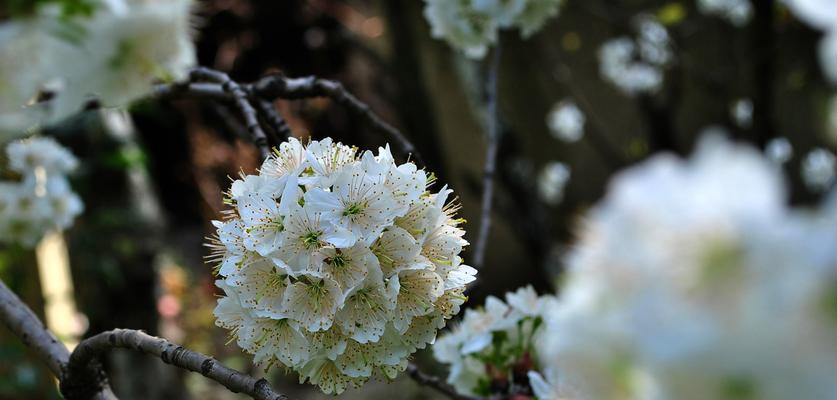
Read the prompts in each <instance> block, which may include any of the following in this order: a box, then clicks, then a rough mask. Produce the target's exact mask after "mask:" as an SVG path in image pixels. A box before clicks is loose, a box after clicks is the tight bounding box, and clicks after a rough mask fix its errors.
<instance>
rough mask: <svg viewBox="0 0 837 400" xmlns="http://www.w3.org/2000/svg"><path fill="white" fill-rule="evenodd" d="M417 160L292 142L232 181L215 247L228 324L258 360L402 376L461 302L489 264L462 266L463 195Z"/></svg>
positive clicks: (323, 374)
mask: <svg viewBox="0 0 837 400" xmlns="http://www.w3.org/2000/svg"><path fill="white" fill-rule="evenodd" d="M431 183H432V179H431V178H430V177H429V176H428V175H427V173H426V172H425V171H424V170H419V169H417V168H416V166H415V164H412V163H405V164H401V165H398V164H396V162H395V160H394V158H393V156H392V154H391V153H390V150H389V147H386V148H380V149H379V150H378V154H377V155H374V154H373V153H371V152H369V151H366V152H363V153H361V154H358V151H357V149H356V148H353V147H348V146H345V145H343V144H341V143H335V142H333V141H332V140H331V139H330V138H326V139H324V140H321V141H313V142H311V143H309V144H308V145H307V146H305V145H303V144H302V143H300V142H299V141H298V140H296V139H293V138H292V139H290V140H289V141H287V142H285V143H282V144H281V145H280V146H279V148H278V149H276V150H275V151H274V153H273V154H272V155H271V157H270V158H268V159H267V160H266V161H265V162H264V164H263V165H262V168H261V169H260V171H259V174H258V175H246V176H242V178H241V179H239V180H236V181H235V182H233V184H232V188H231V189H230V192H229V195H228V199H227V202H228V204H230V205H231V206H232V209H231V210H229V211H228V212H227V215H226V218H225V219H224V220H223V221H215V222H214V224H215V226H216V228H217V234H216V237H215V239H213V240H212V241H211V243H210V244H209V246H210V247H211V248H212V249H213V254H214V257H213V260H214V262H216V263H217V274H218V275H219V281H218V283H217V284H218V286H219V287H220V288H222V289H223V290H224V292H225V293H226V297H222V298H220V299H219V301H218V306H217V307H216V309H215V316H216V317H217V321H216V323H217V325H219V326H221V327H224V328H227V329H229V330H230V334H231V336H232V338H233V339H234V340H235V341H236V342H237V343H238V345H239V346H240V347H241V348H242V349H243V350H244V351H246V352H248V353H250V354H253V355H254V362H256V363H258V364H262V365H265V366H268V367H269V366H272V365H280V366H284V367H287V368H289V369H293V370H295V371H297V372H298V373H299V376H300V381H306V380H307V381H309V382H310V383H312V384H315V385H318V386H319V387H320V388H321V389H322V390H323V392H325V393H341V392H343V391H344V390H345V389H346V387H348V386H350V385H352V386H358V385H361V384H362V383H363V382H365V381H366V380H367V379H369V377H371V376H372V375H373V374H380V375H381V376H385V377H387V378H394V376H395V374H396V373H398V372H400V371H403V370H404V369H405V368H406V366H407V362H406V358H407V357H408V356H409V355H410V354H412V353H413V352H415V351H416V350H417V349H422V348H425V347H426V346H427V344H428V343H433V342H434V340H435V338H436V332H437V330H438V329H440V328H442V327H444V326H445V321H446V320H447V319H449V318H450V317H452V316H453V315H454V314H456V313H458V312H459V308H460V306H461V305H462V303H463V302H464V301H465V296H464V294H463V293H464V290H465V286H466V285H467V284H468V283H470V282H471V281H473V280H474V279H475V274H476V271H475V270H474V269H473V268H471V267H469V266H467V265H464V264H462V259H461V258H460V257H459V253H460V252H461V251H462V248H463V247H464V246H466V245H467V244H468V243H467V242H466V241H465V240H464V239H463V238H462V237H463V235H464V233H465V232H464V231H463V230H462V229H460V228H459V224H460V223H461V220H458V219H455V218H454V214H455V212H456V211H457V209H458V206H456V205H452V204H450V203H448V202H447V200H448V196H449V195H450V193H451V190H449V189H448V188H447V187H442V188H441V190H439V191H438V192H436V193H432V192H430V191H428V190H427V187H428V185H429V184H431Z"/></svg>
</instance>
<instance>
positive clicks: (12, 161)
mask: <svg viewBox="0 0 837 400" xmlns="http://www.w3.org/2000/svg"><path fill="white" fill-rule="evenodd" d="M6 155H7V156H8V169H9V170H10V171H13V172H14V173H15V174H16V175H19V176H20V180H19V181H3V182H0V241H2V242H8V243H19V244H21V245H24V246H27V247H31V246H34V245H35V244H36V243H37V242H38V241H39V240H40V239H41V238H42V237H43V236H44V235H45V234H46V233H47V232H48V231H50V230H54V229H65V228H67V227H69V226H70V225H72V223H73V220H75V218H76V216H78V215H79V214H80V213H81V212H82V209H83V208H84V206H83V204H82V202H81V199H80V198H79V197H78V195H76V194H75V193H74V192H73V190H72V188H70V183H69V182H68V181H67V175H66V174H67V173H69V172H70V171H72V170H73V169H75V168H76V166H77V164H78V161H77V160H76V158H75V157H73V155H72V154H71V153H70V152H69V151H68V150H67V149H65V148H64V147H62V146H61V145H59V144H58V143H57V142H55V140H53V139H50V138H30V139H25V140H20V141H16V142H12V143H10V144H9V145H8V146H7V147H6Z"/></svg>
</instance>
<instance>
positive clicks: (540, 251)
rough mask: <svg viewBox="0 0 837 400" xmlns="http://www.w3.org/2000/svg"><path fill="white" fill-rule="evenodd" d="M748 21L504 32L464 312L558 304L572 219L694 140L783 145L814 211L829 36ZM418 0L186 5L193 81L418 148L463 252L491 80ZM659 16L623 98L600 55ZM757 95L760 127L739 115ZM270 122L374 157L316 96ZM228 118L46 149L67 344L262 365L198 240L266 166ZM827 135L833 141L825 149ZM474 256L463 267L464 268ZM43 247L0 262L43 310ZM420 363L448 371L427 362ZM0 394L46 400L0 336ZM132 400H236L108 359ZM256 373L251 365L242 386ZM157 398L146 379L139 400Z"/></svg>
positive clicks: (401, 387) (581, 0) (132, 360)
mask: <svg viewBox="0 0 837 400" xmlns="http://www.w3.org/2000/svg"><path fill="white" fill-rule="evenodd" d="M753 4H754V7H755V18H754V19H753V20H752V21H751V22H750V23H749V24H748V25H746V26H743V27H735V26H733V25H731V24H729V23H727V22H726V21H724V20H721V19H719V18H717V17H711V16H706V15H703V14H700V13H698V12H697V9H696V6H695V4H694V2H693V1H686V0H683V1H669V0H663V1H660V0H657V1H652V0H625V1H618V0H568V1H567V2H566V4H565V5H564V7H563V8H562V10H561V14H560V16H559V17H558V18H556V19H553V20H552V21H550V23H549V24H548V26H547V27H546V28H545V29H544V30H543V31H541V32H540V33H538V34H537V35H535V36H534V37H533V38H531V39H530V40H527V41H523V40H522V39H520V37H519V35H518V34H517V33H516V32H504V33H503V34H502V35H501V43H502V48H503V55H502V59H501V69H500V83H499V85H500V86H499V92H500V97H499V109H500V115H501V125H502V131H503V135H502V138H501V149H500V154H499V158H498V165H499V171H498V172H499V173H498V176H497V178H496V179H497V182H498V184H497V192H496V206H497V207H496V209H495V211H494V214H493V215H494V221H495V223H494V228H493V231H492V232H491V236H490V242H489V243H490V245H489V247H488V254H487V257H486V260H487V261H486V265H485V267H484V269H483V270H481V271H480V275H479V281H478V285H477V286H476V287H475V288H474V289H473V290H472V291H471V292H470V302H471V304H479V303H481V302H482V301H483V299H484V297H485V296H486V295H488V294H497V293H503V292H505V291H507V290H511V289H515V288H517V287H519V286H522V285H525V284H527V283H531V284H533V285H534V286H535V287H536V289H537V290H538V291H541V292H543V291H551V290H554V289H555V287H556V286H555V285H554V283H555V282H556V280H557V279H558V278H559V277H560V271H561V256H562V255H563V254H565V252H566V250H567V248H568V246H571V240H572V238H573V231H574V229H576V228H577V227H578V222H579V219H580V218H582V215H583V212H584V211H585V210H586V209H588V208H589V207H590V205H591V204H592V203H594V202H595V201H596V200H597V199H599V198H600V196H601V195H602V193H603V192H604V190H605V188H606V183H607V180H608V178H609V177H610V176H611V175H612V174H613V173H614V172H616V171H618V170H619V169H621V168H624V167H625V166H628V165H631V164H633V163H636V162H638V161H640V160H642V159H644V158H646V157H648V156H649V155H650V154H653V153H655V152H658V151H672V152H675V153H679V154H685V153H688V152H689V151H690V150H691V148H692V146H693V145H694V143H695V141H696V138H697V136H698V134H699V132H701V131H702V130H703V129H705V128H706V127H709V126H713V125H717V126H723V127H725V128H726V129H728V130H729V131H730V133H731V135H732V136H733V137H735V138H736V139H739V140H744V141H748V142H751V143H753V144H755V145H757V146H762V147H763V146H765V145H766V143H768V141H769V140H770V139H772V138H774V137H779V136H785V137H787V138H788V139H789V140H790V142H791V144H792V145H793V148H794V152H795V154H796V155H797V156H795V157H794V158H793V159H791V161H790V162H789V163H787V164H785V168H786V170H787V176H788V178H789V180H788V182H789V184H790V186H791V188H792V201H793V202H795V203H810V202H812V201H814V200H816V199H817V196H818V195H817V194H816V193H813V192H810V191H808V190H806V188H805V186H804V185H803V183H802V181H801V179H800V178H799V177H800V173H799V168H800V160H801V157H800V156H799V155H802V154H805V153H807V151H808V150H809V149H811V148H813V147H815V146H826V147H829V146H830V147H833V146H834V145H835V144H837V143H835V142H834V137H835V136H834V135H832V132H830V131H829V127H828V125H827V124H826V122H825V121H827V116H828V107H827V104H828V100H829V99H830V96H831V90H830V88H829V86H828V84H826V83H825V82H824V79H823V77H822V73H821V71H820V70H819V63H818V60H817V58H816V51H815V48H816V44H817V41H818V38H819V33H817V32H815V31H813V30H811V29H810V28H807V27H806V26H804V25H803V24H802V23H799V22H798V21H796V20H795V19H794V18H793V17H792V16H791V15H790V14H789V13H788V12H787V11H786V10H784V9H783V8H782V7H780V6H779V5H778V4H776V3H774V2H773V1H770V0H758V1H754V2H753ZM422 8H423V4H422V2H421V1H419V0H409V1H383V0H283V1H269V0H261V1H256V0H204V1H200V2H199V4H198V7H197V16H196V18H195V27H196V41H197V43H198V56H199V60H200V63H201V65H206V66H210V67H212V68H216V69H219V70H222V71H225V72H228V73H229V74H230V75H231V76H232V78H233V79H235V80H237V81H243V82H247V81H252V80H255V79H257V78H258V77H260V76H262V75H263V74H265V73H268V72H277V71H278V72H282V73H284V74H286V75H288V76H304V75H317V76H320V77H324V78H328V79H335V80H338V81H340V82H342V83H343V84H344V85H345V86H346V87H347V88H348V89H349V90H350V91H351V92H352V93H354V94H356V95H357V96H358V97H359V98H360V99H362V100H363V101H365V102H367V103H368V104H370V105H371V107H372V108H373V109H374V110H375V111H376V112H378V113H380V114H381V115H382V116H383V118H384V119H385V120H387V121H390V122H392V123H393V124H394V125H396V126H397V127H399V128H400V129H402V130H403V131H404V132H405V133H406V134H407V136H408V137H409V138H410V139H411V140H412V141H413V142H414V143H415V144H416V145H417V147H418V149H419V150H420V152H421V154H422V155H423V157H424V160H425V161H426V163H427V167H428V169H429V170H431V171H434V172H435V173H436V175H437V176H438V177H439V178H440V179H439V181H440V182H446V183H448V184H450V185H451V187H453V188H454V189H455V190H456V193H457V194H458V196H459V199H460V201H461V202H462V204H463V211H462V214H463V217H464V218H466V219H467V220H468V221H469V223H468V224H466V229H467V230H468V234H469V236H470V237H469V239H470V240H471V241H472V242H473V241H474V240H475V238H476V233H477V231H478V228H479V226H478V225H479V201H480V179H481V170H482V163H483V158H484V147H485V146H484V143H485V140H484V133H483V132H484V129H483V126H482V116H481V114H480V111H479V107H480V104H481V99H480V98H479V95H478V93H479V85H480V84H481V83H480V79H481V78H480V77H481V72H480V68H481V65H480V64H479V63H475V62H473V61H468V60H465V59H464V58H462V57H461V56H460V55H458V54H457V53H456V52H455V51H454V50H452V49H451V48H449V47H448V45H447V44H445V43H444V42H441V41H438V40H435V39H432V38H431V37H430V30H429V26H428V24H427V22H426V21H425V19H424V17H423V16H422ZM638 13H650V14H653V15H656V16H657V18H658V19H659V20H660V21H661V22H662V23H663V24H664V25H666V27H667V28H668V30H669V34H670V35H671V41H672V46H673V47H674V50H675V56H676V59H675V61H674V64H673V65H672V67H671V68H669V69H667V70H666V75H665V85H664V87H663V89H662V90H660V91H659V92H657V93H655V94H653V95H644V96H637V97H628V96H625V95H624V94H622V93H621V92H619V91H618V90H617V89H616V88H615V87H613V86H612V85H611V84H610V83H608V82H606V81H604V80H602V78H601V77H600V75H599V66H598V58H597V52H598V48H599V46H600V45H601V43H603V42H604V41H606V40H608V39H610V38H613V37H616V36H620V35H622V34H624V33H627V32H629V31H630V26H631V25H630V24H631V19H632V17H633V16H634V15H637V14H638ZM742 98H746V99H751V101H752V103H753V105H754V106H755V108H754V114H753V115H752V123H751V124H749V125H744V126H742V125H740V124H736V123H735V120H734V117H733V115H732V114H731V112H730V109H731V107H732V105H733V104H734V103H735V102H736V101H737V100H738V99H742ZM564 99H571V100H573V101H574V102H575V103H577V104H578V106H579V108H580V109H581V110H582V111H583V113H584V114H585V115H586V118H587V125H586V128H585V136H584V137H583V138H582V139H581V140H580V141H578V142H576V143H571V144H568V143H564V142H560V141H558V140H556V139H555V138H554V137H553V136H551V135H550V133H549V129H548V127H547V124H546V122H545V118H546V115H547V114H548V113H549V110H550V109H551V107H552V106H553V105H554V104H556V103H557V102H560V101H562V100H564ZM275 106H276V107H277V108H278V109H279V110H280V111H281V112H282V114H283V115H284V116H285V117H286V118H287V120H288V122H289V124H290V126H291V129H292V130H293V132H294V134H295V135H296V136H298V137H300V138H321V137H325V136H331V137H334V138H335V139H336V140H340V141H343V142H344V143H351V144H354V145H357V146H359V147H360V148H362V149H373V148H375V147H377V146H381V145H383V144H384V143H385V142H386V138H383V137H380V136H376V135H374V134H372V133H370V131H369V130H368V129H366V127H364V126H363V125H362V124H361V122H360V121H358V120H356V119H355V118H353V117H352V116H351V115H350V114H349V113H348V112H347V111H346V110H345V109H342V108H341V107H339V106H336V105H335V104H331V103H330V102H329V101H328V100H322V99H315V100H305V101H284V100H279V101H277V102H276V103H275ZM234 115H235V111H234V110H233V109H231V108H229V107H227V106H225V105H222V104H217V103H213V102H211V101H201V100H194V99H174V100H154V99H151V100H148V101H145V102H142V103H140V104H138V105H136V106H135V107H133V108H132V109H131V110H130V113H129V114H128V113H123V112H117V111H113V110H93V111H89V112H86V113H83V114H81V115H79V116H78V117H76V118H74V119H72V120H71V121H69V122H68V123H66V124H63V125H62V126H60V127H58V128H55V129H54V132H50V134H53V135H55V136H56V137H57V138H58V139H59V140H60V141H61V142H62V143H64V144H65V145H67V146H69V147H70V148H71V149H72V150H73V152H74V154H76V155H77V156H78V157H79V158H80V159H81V160H82V162H83V163H82V168H81V169H80V171H79V172H78V173H77V174H76V175H75V177H74V181H73V183H74V186H75V188H76V190H77V191H78V192H79V194H80V195H81V196H82V198H83V200H84V203H85V205H86V210H85V213H84V214H83V215H82V216H81V217H80V218H79V219H78V220H77V222H76V224H75V226H74V227H73V228H72V229H71V230H69V231H68V232H66V234H65V238H66V242H67V246H68V249H69V255H70V265H71V268H72V280H73V282H72V284H73V287H74V299H75V301H76V303H77V308H78V310H79V312H80V315H79V316H67V318H75V319H77V320H78V321H80V322H79V326H80V327H79V332H78V333H79V334H81V333H83V332H86V333H87V334H90V333H96V332H100V331H102V330H107V329H112V328H117V327H120V328H135V329H143V330H145V331H147V332H149V333H151V334H156V335H162V336H164V337H166V338H168V339H170V340H172V341H174V342H179V343H181V344H184V345H186V346H188V347H190V348H192V349H195V350H197V351H201V352H204V353H207V354H211V355H214V356H215V357H217V358H218V359H220V360H221V361H223V362H225V363H227V364H228V365H230V366H233V367H235V368H241V369H244V370H250V371H252V369H253V367H252V366H251V363H250V358H249V356H246V355H244V354H242V353H240V351H239V350H238V349H237V347H235V346H232V345H227V344H226V342H227V338H226V337H225V331H224V330H222V329H220V328H216V327H215V326H214V318H213V316H212V309H213V308H214V306H215V295H216V288H215V287H214V285H213V278H212V276H211V273H210V267H208V266H207V265H205V264H204V262H203V256H204V255H206V254H207V251H206V249H205V248H204V247H203V246H202V243H203V241H204V237H205V236H207V235H208V234H210V233H211V231H212V229H211V225H210V221H211V220H212V219H216V218H218V217H219V212H220V211H221V210H222V209H223V204H222V201H221V199H222V192H223V191H224V190H226V189H227V187H228V185H229V183H230V180H229V177H231V176H235V175H236V174H238V173H239V172H240V171H244V172H248V173H251V172H253V171H255V168H256V167H257V158H258V157H257V156H258V153H257V151H256V150H255V148H254V147H253V146H251V145H250V144H249V142H248V141H247V139H246V138H245V137H243V136H245V135H244V134H242V131H243V130H244V129H243V126H242V125H241V124H240V123H239V122H237V120H236V118H235V117H234ZM830 138H831V139H830ZM553 161H561V162H563V163H566V164H567V165H568V166H569V167H570V170H571V178H570V180H569V184H568V186H567V187H566V190H565V195H564V197H563V201H561V202H560V203H559V204H558V205H555V206H552V205H548V204H546V203H544V202H542V201H540V200H539V197H538V193H537V179H536V176H537V174H538V173H539V171H541V169H542V168H543V167H544V166H545V165H547V164H548V163H550V162H553ZM464 256H465V260H466V262H467V261H468V260H469V257H470V253H467V250H466V253H465V254H464ZM35 269H36V259H35V256H34V254H33V253H31V252H27V251H24V250H22V249H19V248H14V247H3V248H0V278H2V279H3V281H4V282H6V283H7V284H8V285H9V286H10V287H11V288H12V289H13V290H14V291H15V292H17V293H19V294H20V295H21V297H23V298H24V300H25V301H26V302H27V303H28V304H29V305H30V306H32V307H33V309H35V310H41V309H42V308H43V307H42V305H43V303H44V301H45V299H44V297H43V295H42V294H41V292H40V289H39V287H40V285H39V282H38V275H37V274H34V273H32V271H34V270H35ZM416 357H417V360H418V362H419V363H420V364H423V365H425V366H426V368H427V369H428V370H431V371H434V370H435V372H437V373H439V372H441V371H440V370H439V367H438V366H434V363H433V362H432V361H431V360H430V358H431V357H429V354H427V352H426V351H425V352H424V353H420V354H418V355H417V356H416ZM0 360H2V362H0V399H20V398H32V399H40V398H43V399H50V398H57V397H58V395H57V394H56V392H55V390H54V385H53V382H52V378H51V377H50V376H49V375H48V374H47V372H46V370H45V368H44V367H43V365H41V364H40V363H39V362H37V361H36V360H34V359H33V358H32V357H31V354H29V353H28V352H26V351H25V350H24V348H23V347H22V345H21V344H20V343H19V341H18V340H16V339H14V338H13V337H11V335H10V334H9V333H8V332H7V331H5V330H0ZM108 368H109V369H110V371H111V377H112V381H113V386H114V388H115V390H116V391H117V393H118V394H119V396H120V398H122V399H174V398H202V399H233V398H241V397H240V396H237V395H233V394H231V393H228V392H227V391H225V390H221V389H219V387H218V386H217V385H215V384H214V383H211V382H209V381H207V380H205V379H203V378H202V377H200V376H198V375H196V374H189V373H185V372H183V371H180V370H175V369H173V368H170V367H168V366H166V365H164V364H162V363H160V362H159V360H156V359H151V358H146V357H143V356H141V355H137V354H128V353H127V352H116V353H114V354H112V356H111V358H110V359H109V360H108ZM252 372H254V373H259V371H252ZM268 374H269V375H270V377H271V381H272V382H274V383H275V386H276V387H277V388H278V389H279V390H280V391H281V392H284V393H287V394H288V395H289V396H290V397H291V398H306V399H307V398H311V399H314V398H324V397H325V396H323V395H322V394H319V393H318V392H317V391H316V389H315V388H313V387H307V386H299V385H297V384H296V383H295V377H294V376H289V375H285V374H284V371H275V370H274V371H270V372H269V373H268ZM150 382H153V383H154V384H150ZM392 393H398V395H399V397H401V398H415V399H419V398H433V396H435V394H434V393H431V392H428V391H427V390H426V389H422V388H420V387H418V386H417V385H416V384H414V383H413V382H411V381H410V380H409V379H405V378H403V377H402V378H400V379H399V380H397V381H396V382H395V383H390V384H387V383H374V384H369V385H367V386H366V387H364V388H363V389H362V390H350V391H349V392H348V393H347V394H346V395H345V396H346V397H347V398H378V397H384V396H385V395H389V396H391V395H392Z"/></svg>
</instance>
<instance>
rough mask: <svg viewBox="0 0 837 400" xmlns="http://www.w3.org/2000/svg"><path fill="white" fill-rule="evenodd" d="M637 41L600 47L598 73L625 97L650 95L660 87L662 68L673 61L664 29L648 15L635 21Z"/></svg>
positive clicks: (610, 42)
mask: <svg viewBox="0 0 837 400" xmlns="http://www.w3.org/2000/svg"><path fill="white" fill-rule="evenodd" d="M634 25H635V28H636V31H637V35H636V38H635V39H634V38H631V37H627V36H623V37H619V38H616V39H611V40H608V41H607V42H605V43H604V44H602V46H601V48H599V63H600V65H599V72H600V73H601V75H602V76H603V77H604V78H605V79H607V80H608V81H610V82H611V83H613V84H614V85H616V87H618V88H619V89H620V90H621V91H623V92H624V93H626V94H628V95H635V94H639V93H650V92H654V91H656V90H658V89H659V88H660V87H661V86H662V84H663V69H664V68H665V67H667V66H668V65H669V64H670V63H671V62H672V59H673V55H672V52H671V39H670V37H669V35H668V31H667V30H666V28H665V27H664V26H663V25H662V24H661V23H660V22H659V21H657V20H656V19H654V18H653V17H651V16H649V15H640V16H639V17H637V19H636V20H635V21H634Z"/></svg>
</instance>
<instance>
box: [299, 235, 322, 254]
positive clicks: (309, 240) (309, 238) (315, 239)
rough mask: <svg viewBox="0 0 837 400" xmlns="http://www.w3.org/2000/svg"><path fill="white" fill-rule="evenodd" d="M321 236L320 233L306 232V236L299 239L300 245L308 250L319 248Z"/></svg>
mask: <svg viewBox="0 0 837 400" xmlns="http://www.w3.org/2000/svg"><path fill="white" fill-rule="evenodd" d="M322 234H323V233H322V232H321V231H316V232H308V234H306V235H304V236H302V238H301V239H302V245H303V246H305V248H306V249H308V250H310V249H313V248H317V247H320V236H321V235H322Z"/></svg>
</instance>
